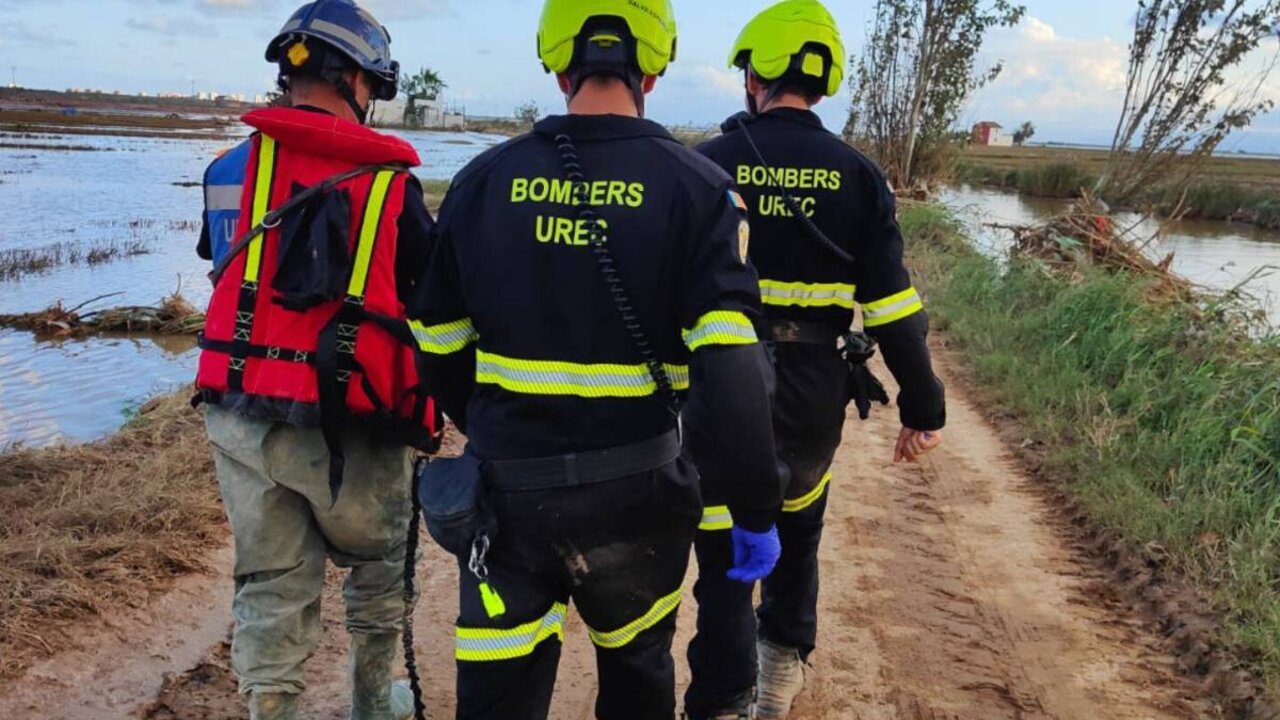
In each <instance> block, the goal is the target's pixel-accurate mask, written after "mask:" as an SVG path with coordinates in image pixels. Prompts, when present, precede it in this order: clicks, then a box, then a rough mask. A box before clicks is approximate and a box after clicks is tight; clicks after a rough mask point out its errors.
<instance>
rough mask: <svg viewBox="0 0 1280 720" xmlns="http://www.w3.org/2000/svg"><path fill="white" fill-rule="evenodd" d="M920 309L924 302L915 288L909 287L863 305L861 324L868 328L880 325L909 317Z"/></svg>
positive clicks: (922, 307)
mask: <svg viewBox="0 0 1280 720" xmlns="http://www.w3.org/2000/svg"><path fill="white" fill-rule="evenodd" d="M921 310H924V303H923V302H922V301H921V300H920V294H919V293H917V292H916V289H915V288H913V287H911V288H907V289H906V290H903V291H902V292H900V293H898V294H897V295H890V296H889V297H887V298H885V299H883V300H877V301H875V302H873V303H867V304H866V305H863V306H862V324H863V325H864V326H866V327H869V328H873V327H880V326H881V325H888V324H889V323H891V322H896V321H898V320H901V319H903V318H905V317H911V316H912V315H915V314H916V313H918V312H920V311H921Z"/></svg>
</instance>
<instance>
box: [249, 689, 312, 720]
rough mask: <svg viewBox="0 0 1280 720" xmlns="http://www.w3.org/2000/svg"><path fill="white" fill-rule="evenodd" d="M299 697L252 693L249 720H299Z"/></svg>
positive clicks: (282, 694) (283, 694)
mask: <svg viewBox="0 0 1280 720" xmlns="http://www.w3.org/2000/svg"><path fill="white" fill-rule="evenodd" d="M301 717H302V715H301V714H300V713H299V712H298V696H297V695H290V694H288V693H260V692H255V693H250V694H249V720H299V718H301Z"/></svg>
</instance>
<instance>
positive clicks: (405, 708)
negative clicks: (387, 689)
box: [391, 680, 415, 720]
mask: <svg viewBox="0 0 1280 720" xmlns="http://www.w3.org/2000/svg"><path fill="white" fill-rule="evenodd" d="M414 710H415V707H414V704H413V688H412V687H410V686H409V681H408V680H396V681H395V682H393V683H391V717H393V718H395V719H396V720H412V719H413V711H414Z"/></svg>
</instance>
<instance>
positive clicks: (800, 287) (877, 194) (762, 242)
mask: <svg viewBox="0 0 1280 720" xmlns="http://www.w3.org/2000/svg"><path fill="white" fill-rule="evenodd" d="M844 57H845V55H844V49H843V47H842V44H841V42H840V36H839V29H838V27H837V26H836V24H835V21H834V19H833V18H832V17H831V15H830V13H828V12H827V10H826V8H824V7H823V6H822V5H821V4H820V3H819V2H817V1H816V0H787V1H786V2H782V3H779V4H777V5H774V6H773V7H771V8H768V9H766V10H765V11H764V12H762V13H761V14H760V15H759V16H757V17H756V18H755V19H754V20H752V21H751V23H750V24H748V26H747V27H746V29H745V30H743V32H742V35H741V37H740V38H739V39H738V42H737V44H736V45H735V47H734V49H733V52H732V56H731V59H730V62H731V63H732V64H733V65H734V66H736V67H739V68H741V69H743V70H744V71H745V75H746V89H747V100H748V107H749V108H750V110H751V112H750V113H748V114H744V115H746V116H747V117H743V116H741V115H740V116H737V117H736V118H731V119H730V121H729V122H728V123H726V125H725V127H724V135H723V136H721V137H719V138H716V139H715V140H712V141H710V142H708V143H706V144H704V145H703V146H702V147H700V148H699V150H700V151H701V152H702V153H703V154H705V155H706V156H707V157H709V158H711V159H712V160H714V161H715V162H716V163H717V164H718V165H720V166H721V167H723V168H724V169H725V170H726V171H728V173H729V174H730V175H731V176H732V177H733V178H734V180H735V182H736V184H737V187H738V189H739V191H740V192H741V193H742V195H743V197H744V199H745V201H746V204H747V206H748V208H749V209H750V214H751V226H752V229H753V240H754V242H753V244H752V248H751V260H752V263H753V264H754V265H755V267H756V269H757V270H758V271H759V273H760V289H761V295H762V297H763V302H764V309H765V315H766V317H767V319H768V322H769V324H770V326H771V334H772V340H773V342H774V343H775V347H774V353H775V361H776V368H777V376H778V379H777V382H778V387H777V396H776V399H775V407H774V432H775V433H776V436H777V446H778V451H779V460H780V461H781V462H782V463H783V464H784V465H785V466H786V467H787V468H788V469H789V471H790V482H789V485H788V487H787V490H786V494H785V497H786V499H785V502H784V504H783V508H782V512H781V513H779V515H778V521H777V525H778V530H779V532H780V534H781V537H782V558H781V560H780V561H779V563H778V566H777V569H776V570H775V571H774V573H773V574H772V575H771V576H770V577H769V578H768V579H767V580H765V581H764V583H763V588H762V594H761V605H760V608H759V610H758V614H757V616H756V617H753V615H752V607H751V603H752V597H751V589H750V588H749V587H745V586H743V585H741V584H738V583H731V582H726V581H725V580H724V577H723V575H724V573H723V568H724V567H725V566H726V565H727V564H728V563H729V562H731V560H732V551H731V548H730V546H729V537H728V533H727V532H726V530H728V529H729V528H731V527H732V526H733V525H734V523H735V522H736V521H737V520H738V518H737V514H736V512H733V511H732V508H727V507H723V506H722V505H723V503H722V502H721V500H722V499H723V496H722V495H720V491H719V489H718V488H716V487H714V486H712V485H707V486H705V487H704V494H705V495H706V498H705V500H706V502H707V505H708V507H707V511H706V517H705V518H704V521H703V524H702V526H701V532H700V533H699V535H698V542H697V553H698V566H699V568H700V570H701V576H700V579H699V582H698V585H697V586H696V588H695V593H696V596H697V599H698V606H699V616H698V635H697V637H696V638H695V640H694V642H693V643H692V645H691V646H690V649H689V660H690V665H691V666H692V670H693V684H692V686H691V687H690V689H689V693H688V695H687V696H686V709H687V712H688V715H689V717H690V718H691V719H692V720H699V719H700V718H739V717H747V716H748V714H747V713H748V708H749V706H750V704H751V698H752V694H753V688H756V686H758V688H756V689H757V692H758V698H757V700H756V704H755V713H756V715H755V716H756V717H758V718H760V720H774V719H776V718H784V717H786V716H787V714H788V713H789V711H790V708H791V704H792V702H793V701H794V699H795V697H796V695H797V694H799V692H800V691H801V690H802V689H803V687H804V663H805V661H806V660H807V659H808V656H809V654H810V653H811V652H812V651H813V649H814V644H815V640H816V636H817V595H818V544H819V540H820V538H821V535H822V524H823V520H822V519H823V513H824V511H825V509H826V503H827V490H828V485H829V483H830V482H831V481H832V476H831V463H832V460H833V458H834V456H835V452H836V449H837V448H838V447H839V445H840V440H841V434H842V428H843V425H844V420H845V409H846V406H847V404H848V402H849V399H850V396H851V388H850V384H851V377H853V376H854V375H853V373H854V372H865V368H862V367H855V368H852V372H851V367H850V365H849V364H848V363H847V362H846V360H845V358H843V357H842V356H841V353H840V351H839V350H838V349H837V346H838V339H839V338H840V337H841V336H842V335H843V334H844V333H846V332H847V331H848V330H849V328H850V326H851V325H852V323H853V320H854V308H855V305H861V307H862V312H863V318H864V326H865V329H866V331H867V333H868V334H869V335H871V336H872V337H873V338H874V339H875V340H877V341H879V347H880V348H881V350H882V351H883V353H884V358H885V361H886V363H887V364H888V366H889V369H890V371H891V372H892V373H893V375H894V377H895V378H896V379H897V381H898V384H899V385H900V387H901V388H902V391H901V394H900V395H899V398H898V403H899V407H900V411H901V421H902V425H903V430H902V433H901V435H900V437H899V441H898V446H897V449H896V451H895V461H896V460H903V459H905V460H912V461H913V460H915V459H916V458H917V457H918V456H919V455H921V454H923V453H924V452H927V451H928V450H930V449H932V448H933V447H936V445H937V444H938V443H939V442H940V441H941V436H940V435H939V434H938V431H939V430H940V429H941V428H942V427H943V424H944V422H945V410H944V399H943V387H942V384H941V383H940V382H939V381H938V379H937V378H936V377H935V376H934V373H933V371H932V366H931V361H930V358H929V351H928V348H927V347H926V344H925V336H926V334H927V331H928V320H927V317H926V315H925V313H924V310H923V306H922V304H921V302H920V297H919V295H917V294H916V291H915V289H914V288H912V286H911V280H910V278H909V276H908V273H907V270H906V268H905V267H904V266H903V259H902V252H903V243H902V236H901V234H900V232H899V230H898V224H897V220H896V217H895V204H894V196H893V192H892V190H891V189H890V188H889V186H888V184H887V183H886V181H885V179H884V177H883V176H882V174H881V172H880V171H879V169H878V168H877V167H876V166H875V165H874V164H873V163H872V162H871V161H870V160H868V159H867V158H865V157H863V156H862V155H861V154H859V153H858V152H857V151H855V150H853V149H852V148H850V147H849V146H848V145H846V144H845V143H844V142H843V141H842V140H841V139H840V138H838V137H836V136H835V135H833V134H831V133H829V132H828V131H826V130H825V129H823V126H822V122H821V121H820V120H819V119H818V116H817V115H815V114H814V113H813V112H812V111H811V110H810V108H811V107H812V106H813V105H814V104H816V103H817V102H818V101H819V100H820V99H821V98H822V97H823V96H827V95H834V94H835V93H836V92H837V91H838V90H839V87H840V83H841V80H842V72H841V62H842V60H843V58H844ZM753 143H754V147H753ZM757 150H758V152H757ZM801 216H803V217H804V218H807V219H808V220H810V221H811V222H812V224H813V225H815V226H816V227H809V226H807V225H806V224H805V223H804V222H802V218H801ZM819 236H822V237H825V240H824V239H822V237H819ZM828 243H830V244H834V245H835V246H836V247H835V248H830V247H827V245H828ZM717 505H721V507H717ZM757 633H758V638H759V645H758V655H759V658H758V663H757V646H756V640H757Z"/></svg>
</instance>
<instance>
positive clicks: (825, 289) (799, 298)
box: [760, 280, 857, 309]
mask: <svg viewBox="0 0 1280 720" xmlns="http://www.w3.org/2000/svg"><path fill="white" fill-rule="evenodd" d="M856 292H857V288H855V287H854V286H853V285H846V284H843V283H812V284H810V283H790V282H787V283H784V282H778V281H776V280H761V281H760V296H761V299H762V300H763V302H764V304H765V305H782V306H788V305H795V306H799V307H830V306H836V307H843V308H847V309H853V304H854V294H855V293H856Z"/></svg>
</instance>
